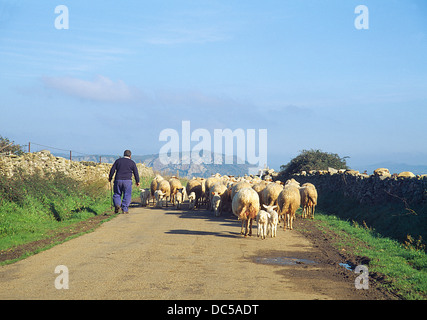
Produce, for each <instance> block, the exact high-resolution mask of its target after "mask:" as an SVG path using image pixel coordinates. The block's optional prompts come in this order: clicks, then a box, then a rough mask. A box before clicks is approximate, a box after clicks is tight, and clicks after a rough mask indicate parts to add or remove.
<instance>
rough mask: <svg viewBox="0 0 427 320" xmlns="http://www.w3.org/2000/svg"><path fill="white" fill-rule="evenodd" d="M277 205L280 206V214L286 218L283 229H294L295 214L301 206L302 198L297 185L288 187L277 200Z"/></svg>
mask: <svg viewBox="0 0 427 320" xmlns="http://www.w3.org/2000/svg"><path fill="white" fill-rule="evenodd" d="M277 203H278V205H279V212H280V214H283V215H284V216H285V224H284V227H283V229H284V230H286V227H288V229H290V230H292V229H293V226H292V224H293V220H294V218H295V212H296V211H297V209H298V208H299V206H300V204H301V196H300V193H299V189H298V188H297V187H296V186H295V185H292V184H290V185H287V186H285V188H284V189H283V190H282V192H280V194H279V197H278V198H277Z"/></svg>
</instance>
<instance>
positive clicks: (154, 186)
mask: <svg viewBox="0 0 427 320" xmlns="http://www.w3.org/2000/svg"><path fill="white" fill-rule="evenodd" d="M162 180H163V177H162V176H161V175H156V176H155V177H154V179H153V181H151V185H150V191H151V198H153V205H154V199H155V198H156V197H155V196H154V192H156V190H157V185H158V183H159V182H160V181H162Z"/></svg>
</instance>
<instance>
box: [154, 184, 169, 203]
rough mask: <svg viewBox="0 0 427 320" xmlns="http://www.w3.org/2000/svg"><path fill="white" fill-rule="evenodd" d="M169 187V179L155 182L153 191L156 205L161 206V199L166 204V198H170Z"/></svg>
mask: <svg viewBox="0 0 427 320" xmlns="http://www.w3.org/2000/svg"><path fill="white" fill-rule="evenodd" d="M170 194H171V187H170V184H169V181H167V180H161V181H159V183H158V184H157V190H156V191H155V192H154V195H155V196H156V201H157V207H161V206H162V200H163V199H164V200H165V202H166V207H167V206H168V198H169V199H170Z"/></svg>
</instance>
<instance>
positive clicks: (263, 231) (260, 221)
mask: <svg viewBox="0 0 427 320" xmlns="http://www.w3.org/2000/svg"><path fill="white" fill-rule="evenodd" d="M269 217H270V214H269V213H268V212H267V211H264V210H260V211H259V212H258V214H257V216H256V222H257V228H258V230H257V236H258V237H259V236H261V239H262V240H264V239H265V237H266V235H267V225H268V220H269Z"/></svg>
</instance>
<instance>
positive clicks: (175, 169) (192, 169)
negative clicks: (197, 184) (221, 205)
mask: <svg viewBox="0 0 427 320" xmlns="http://www.w3.org/2000/svg"><path fill="white" fill-rule="evenodd" d="M55 156H57V157H63V158H66V159H68V158H69V155H66V154H60V153H57V154H55ZM176 156H177V158H179V159H180V161H179V162H178V163H171V164H167V165H165V164H163V163H162V162H161V161H160V157H159V155H158V154H150V155H143V156H139V155H132V160H134V161H135V162H136V163H145V165H146V166H148V167H152V168H153V170H154V171H158V172H160V173H161V174H170V175H179V176H180V177H192V176H195V177H205V178H206V177H209V176H211V175H212V174H215V173H220V174H221V175H233V176H243V175H245V174H249V173H250V172H249V171H250V168H252V167H253V165H250V164H248V163H245V164H237V157H235V156H234V157H233V161H232V164H225V155H220V157H222V164H213V163H212V164H206V163H203V162H202V163H194V162H193V161H191V163H190V164H183V163H182V162H186V161H185V160H187V162H189V158H188V157H189V154H185V153H184V154H182V153H179V155H176ZM100 158H101V161H102V162H103V163H114V161H115V160H116V159H118V158H119V156H115V155H96V156H95V155H93V156H73V160H74V161H93V162H99V159H100ZM211 159H212V162H213V159H214V153H211ZM183 160H184V161H183ZM205 162H207V161H205Z"/></svg>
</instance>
